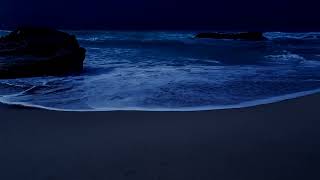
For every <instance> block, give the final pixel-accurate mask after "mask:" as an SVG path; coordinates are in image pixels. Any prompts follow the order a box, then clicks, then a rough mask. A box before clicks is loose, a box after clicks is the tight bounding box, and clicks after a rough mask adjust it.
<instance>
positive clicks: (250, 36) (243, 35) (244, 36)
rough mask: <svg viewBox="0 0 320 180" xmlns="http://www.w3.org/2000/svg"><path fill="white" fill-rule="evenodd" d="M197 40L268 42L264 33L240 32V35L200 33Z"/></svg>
mask: <svg viewBox="0 0 320 180" xmlns="http://www.w3.org/2000/svg"><path fill="white" fill-rule="evenodd" d="M196 38H210V39H232V40H250V41H262V40H266V37H264V36H263V33H262V32H240V33H219V32H212V33H199V34H197V35H196Z"/></svg>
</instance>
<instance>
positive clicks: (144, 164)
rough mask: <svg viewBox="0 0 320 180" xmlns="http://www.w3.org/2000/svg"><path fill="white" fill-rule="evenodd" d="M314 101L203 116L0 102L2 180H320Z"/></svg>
mask: <svg viewBox="0 0 320 180" xmlns="http://www.w3.org/2000/svg"><path fill="white" fill-rule="evenodd" d="M319 105H320V94H315V95H309V96H306V97H301V98H297V99H292V100H286V101H283V102H278V103H273V104H268V105H261V106H256V107H249V108H241V109H229V110H214V111H203V112H82V113H80V112H79V113H75V112H73V113H69V112H55V111H46V110H39V109H24V108H15V107H8V106H4V105H1V107H0V113H1V120H0V147H1V149H0V179H1V180H18V179H19V180H21V179H24V180H29V179H30V180H43V179H48V180H60V179H61V180H82V179H83V180H100V179H101V180H102V179H107V180H121V179H136V180H144V179H146V180H160V179H164V180H180V179H181V180H188V179H194V180H213V179H215V180H229V179H230V180H249V179H252V180H260V179H268V180H269V179H273V180H274V179H281V180H284V179H290V180H292V179H319V178H320V174H319V173H318V170H319V160H320V121H319Z"/></svg>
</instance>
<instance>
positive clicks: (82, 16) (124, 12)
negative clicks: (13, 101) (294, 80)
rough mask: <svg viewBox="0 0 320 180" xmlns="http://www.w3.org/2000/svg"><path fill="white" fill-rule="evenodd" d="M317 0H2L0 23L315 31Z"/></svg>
mask: <svg viewBox="0 0 320 180" xmlns="http://www.w3.org/2000/svg"><path fill="white" fill-rule="evenodd" d="M318 8H319V3H317V2H316V0H313V1H312V0H304V1H300V2H295V1H292V0H270V1H267V0H262V1H252V0H251V1H249V0H242V1H240V0H197V1H182V0H105V1H98V0H87V1H84V0H82V1H81V0H78V1H76V0H69V1H67V0H65V1H63V0H56V1H50V0H48V1H45V0H28V1H26V0H1V2H0V24H1V26H2V27H15V26H19V25H20V26H21V25H41V26H43V25H45V26H52V27H59V28H70V29H80V28H85V29H225V30H238V29H239V30H240V29H241V30H279V31H280V30H287V31H288V30H289V31H290V30H292V31H295V30H307V31H312V30H313V31H320V11H319V10H318Z"/></svg>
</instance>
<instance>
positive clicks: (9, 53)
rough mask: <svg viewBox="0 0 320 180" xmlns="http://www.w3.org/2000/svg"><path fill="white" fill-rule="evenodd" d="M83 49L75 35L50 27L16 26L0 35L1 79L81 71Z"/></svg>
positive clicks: (83, 56) (83, 55) (83, 57)
mask: <svg viewBox="0 0 320 180" xmlns="http://www.w3.org/2000/svg"><path fill="white" fill-rule="evenodd" d="M85 52H86V50H85V49H84V48H81V47H80V46H79V43H78V41H77V39H76V37H75V36H72V35H69V34H67V33H64V32H61V31H57V30H54V29H49V28H18V29H17V30H15V31H13V32H12V33H10V34H9V35H7V36H5V37H2V38H0V78H17V77H30V76H42V75H62V74H66V73H72V72H80V71H82V69H83V61H84V59H85Z"/></svg>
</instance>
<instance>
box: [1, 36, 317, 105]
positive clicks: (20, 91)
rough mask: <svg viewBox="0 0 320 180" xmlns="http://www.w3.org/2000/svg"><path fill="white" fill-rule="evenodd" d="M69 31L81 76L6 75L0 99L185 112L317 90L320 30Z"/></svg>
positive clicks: (28, 102) (257, 102) (36, 103)
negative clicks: (217, 36) (206, 33)
mask: <svg viewBox="0 0 320 180" xmlns="http://www.w3.org/2000/svg"><path fill="white" fill-rule="evenodd" d="M6 33H8V32H6V31H0V35H4V34H6ZM70 33H72V34H75V35H76V36H77V37H78V40H79V42H80V44H81V46H82V47H85V48H86V49H87V57H86V60H85V71H84V72H83V73H82V74H81V75H70V76H65V77H34V78H20V79H3V80H0V95H1V98H0V101H1V102H3V103H7V104H17V105H24V106H33V107H40V108H47V109H54V110H67V111H69V110H70V111H74V110H76V111H103V110H105V111H107V110H179V111H183V110H188V111H190V110H208V109H217V108H219V109H223V108H232V107H242V106H249V105H258V104H265V103H268V102H275V101H278V100H283V99H288V98H294V97H297V96H301V95H306V94H310V93H314V92H318V89H320V56H319V55H320V38H319V37H320V33H280V32H269V33H265V36H266V37H267V38H268V40H266V41H241V40H212V39H195V38H193V37H194V35H195V34H196V33H195V32H173V31H170V32H133V31H131V32H130V31H129V32H125V31H75V32H70ZM288 94H289V95H288Z"/></svg>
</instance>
